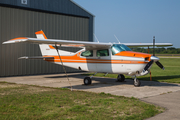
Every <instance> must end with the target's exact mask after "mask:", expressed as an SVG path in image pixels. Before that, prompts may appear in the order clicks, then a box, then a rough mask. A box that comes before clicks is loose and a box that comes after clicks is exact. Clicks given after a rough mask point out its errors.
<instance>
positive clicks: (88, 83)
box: [84, 77, 92, 85]
mask: <svg viewBox="0 0 180 120" xmlns="http://www.w3.org/2000/svg"><path fill="white" fill-rule="evenodd" d="M91 82H92V80H91V78H90V77H85V78H84V85H90V84H91Z"/></svg>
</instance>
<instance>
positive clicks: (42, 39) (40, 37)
mask: <svg viewBox="0 0 180 120" xmlns="http://www.w3.org/2000/svg"><path fill="white" fill-rule="evenodd" d="M35 34H36V36H37V38H27V37H19V38H15V39H12V40H9V41H6V42H3V44H9V43H19V42H30V43H38V44H58V45H61V46H66V47H85V48H86V49H108V48H109V47H111V46H112V43H98V42H84V41H72V40H56V39H47V37H46V36H45V34H44V32H43V31H38V32H36V33H35ZM123 44H124V45H126V46H128V47H148V46H153V43H123ZM155 46H157V47H160V46H162V47H166V46H172V44H171V43H156V44H155Z"/></svg>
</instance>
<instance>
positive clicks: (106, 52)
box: [96, 49, 109, 57]
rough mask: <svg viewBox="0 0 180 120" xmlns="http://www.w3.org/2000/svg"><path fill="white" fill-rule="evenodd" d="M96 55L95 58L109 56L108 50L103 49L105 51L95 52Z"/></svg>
mask: <svg viewBox="0 0 180 120" xmlns="http://www.w3.org/2000/svg"><path fill="white" fill-rule="evenodd" d="M96 55H97V57H102V56H109V50H108V49H105V50H97V53H96Z"/></svg>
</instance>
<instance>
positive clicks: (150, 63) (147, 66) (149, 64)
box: [143, 60, 154, 72]
mask: <svg viewBox="0 0 180 120" xmlns="http://www.w3.org/2000/svg"><path fill="white" fill-rule="evenodd" d="M153 62H154V61H153V60H151V61H150V62H148V64H147V65H146V66H145V67H144V70H143V72H145V71H146V70H147V69H148V68H149V67H150V66H151V65H152V64H153Z"/></svg>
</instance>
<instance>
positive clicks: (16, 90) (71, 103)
mask: <svg viewBox="0 0 180 120" xmlns="http://www.w3.org/2000/svg"><path fill="white" fill-rule="evenodd" d="M163 111H164V109H163V108H160V107H157V106H154V105H151V104H147V103H144V102H142V101H139V100H138V99H136V98H133V97H132V98H126V97H122V96H114V95H111V94H105V93H99V94H98V93H91V92H82V91H70V90H68V89H66V88H61V89H58V88H47V87H38V86H29V85H19V84H10V83H6V82H0V119H1V120H10V119H11V120H16V119H17V120H18V119H19V120H22V119H24V120H37V119H38V120H40V119H43V120H44V119H45V120H52V119H55V120H56V119H62V120H63V119H76V120H85V119H86V120H87V119H93V120H96V119H97V120H109V119H113V120H116V119H118V120H121V119H122V120H130V119H133V120H142V119H146V118H149V117H152V116H154V115H156V114H158V113H161V112H163Z"/></svg>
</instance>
